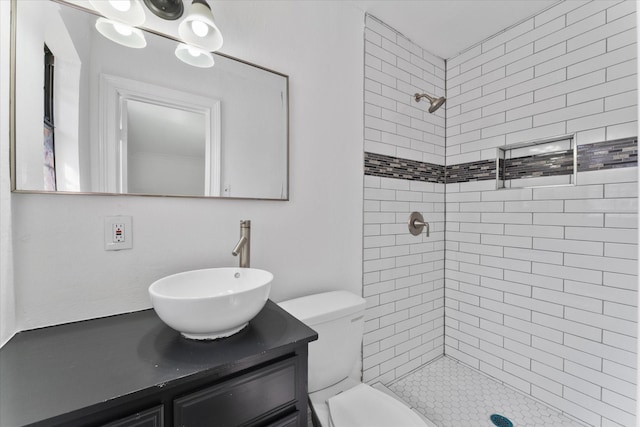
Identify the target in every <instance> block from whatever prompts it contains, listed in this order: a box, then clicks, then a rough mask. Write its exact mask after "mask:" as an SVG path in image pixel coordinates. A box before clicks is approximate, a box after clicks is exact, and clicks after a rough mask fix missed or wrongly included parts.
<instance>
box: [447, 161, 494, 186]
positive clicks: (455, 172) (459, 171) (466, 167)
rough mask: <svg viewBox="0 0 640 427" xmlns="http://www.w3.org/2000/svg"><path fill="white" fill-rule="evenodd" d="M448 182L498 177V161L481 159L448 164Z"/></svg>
mask: <svg viewBox="0 0 640 427" xmlns="http://www.w3.org/2000/svg"><path fill="white" fill-rule="evenodd" d="M445 179H446V182H447V183H448V184H449V183H453V182H468V181H485V180H488V179H496V161H495V160H480V161H478V162H469V163H460V164H458V165H451V166H447V168H446V171H445Z"/></svg>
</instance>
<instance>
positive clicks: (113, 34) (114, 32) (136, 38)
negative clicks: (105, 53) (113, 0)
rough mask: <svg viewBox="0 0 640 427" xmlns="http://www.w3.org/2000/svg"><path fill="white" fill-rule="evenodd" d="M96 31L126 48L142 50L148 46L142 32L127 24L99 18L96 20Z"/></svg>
mask: <svg viewBox="0 0 640 427" xmlns="http://www.w3.org/2000/svg"><path fill="white" fill-rule="evenodd" d="M96 30H98V32H100V34H102V35H103V36H105V37H106V38H108V39H109V40H111V41H113V42H116V43H118V44H121V45H123V46H126V47H132V48H135V49H141V48H143V47H145V46H146V45H147V41H146V39H145V38H144V34H143V33H142V31H141V30H140V29H139V28H135V27H132V26H130V25H127V24H123V23H120V22H116V21H112V20H110V19H106V18H98V19H97V20H96Z"/></svg>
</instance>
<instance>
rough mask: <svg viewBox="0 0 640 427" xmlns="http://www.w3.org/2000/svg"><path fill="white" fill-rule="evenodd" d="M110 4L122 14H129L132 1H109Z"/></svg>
mask: <svg viewBox="0 0 640 427" xmlns="http://www.w3.org/2000/svg"><path fill="white" fill-rule="evenodd" d="M109 4H110V5H111V7H113V8H114V9H115V10H117V11H120V12H127V11H128V10H129V9H131V0H109Z"/></svg>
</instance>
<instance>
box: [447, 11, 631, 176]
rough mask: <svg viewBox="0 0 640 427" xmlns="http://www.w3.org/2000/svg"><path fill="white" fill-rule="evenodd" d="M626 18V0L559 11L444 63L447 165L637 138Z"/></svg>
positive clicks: (629, 30) (629, 35)
mask: <svg viewBox="0 0 640 427" xmlns="http://www.w3.org/2000/svg"><path fill="white" fill-rule="evenodd" d="M569 3H570V4H569ZM567 11H568V12H567ZM635 15H636V11H635V2H634V1H622V2H616V1H598V0H597V1H595V2H584V3H581V2H565V3H560V4H558V5H557V6H554V7H552V8H550V9H548V10H547V11H545V12H544V19H542V20H540V21H536V19H538V18H539V17H540V16H542V15H538V16H536V17H533V18H531V19H529V20H527V21H525V22H523V23H521V24H519V25H517V26H515V27H513V28H511V29H509V30H507V31H506V32H503V33H501V34H499V35H497V36H496V37H493V38H491V39H488V40H487V41H485V42H483V43H482V44H479V45H478V46H476V47H474V48H472V49H470V50H468V51H466V52H464V53H462V54H461V55H459V56H457V57H454V58H451V59H449V60H448V61H447V77H448V78H447V95H448V101H447V103H448V106H449V107H450V108H449V109H448V110H447V148H446V151H447V165H453V164H458V163H464V162H469V161H477V160H482V159H483V158H484V157H483V155H482V150H485V149H488V148H492V147H498V146H501V145H505V144H510V143H517V142H524V141H527V140H532V139H536V138H544V137H547V136H553V135H560V134H566V133H573V132H576V133H577V140H578V144H582V143H583V142H582V138H581V137H582V135H583V134H585V137H588V133H593V132H598V133H599V135H601V138H600V139H599V141H602V140H611V139H616V138H624V137H630V136H637V116H638V115H637V105H636V96H637V95H636V94H637V79H636V72H637V70H636V68H637V66H636V64H637V61H636V60H635V58H636V56H637V50H636V32H635V25H636V16H635ZM552 17H553V18H552ZM452 106H459V108H455V109H454V108H451V107H452ZM585 141H588V138H585ZM593 142H596V141H593ZM469 153H473V154H474V156H470V155H469Z"/></svg>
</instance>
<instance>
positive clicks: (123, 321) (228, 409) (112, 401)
mask: <svg viewBox="0 0 640 427" xmlns="http://www.w3.org/2000/svg"><path fill="white" fill-rule="evenodd" d="M315 339H317V334H316V333H315V332H314V331H313V330H312V329H310V328H308V327H307V326H306V325H304V324H303V323H301V322H299V321H298V320H297V319H295V318H293V317H292V316H290V315H289V314H288V313H287V312H285V311H284V310H282V309H281V308H280V307H278V306H277V305H276V304H274V303H273V302H271V301H268V302H267V304H266V305H265V308H264V309H263V310H262V311H261V312H260V313H259V314H258V316H256V317H255V318H254V319H253V320H252V321H251V322H250V323H249V326H247V327H246V328H245V329H244V330H243V331H241V332H240V333H238V334H236V335H233V336H231V337H228V338H224V339H222V340H216V341H209V342H202V341H190V340H187V339H185V338H183V337H182V336H180V334H179V333H178V332H175V331H173V330H172V329H170V328H168V327H167V326H166V325H164V323H162V322H161V321H160V319H159V318H158V317H157V316H156V314H155V312H153V311H152V310H145V311H142V312H136V313H129V314H124V315H119V316H113V317H109V318H103V319H94V320H90V321H85V322H78V323H73V324H68V325H60V326H55V327H50V328H46V329H41V330H34V331H27V332H22V333H20V334H18V335H16V336H15V337H14V338H13V339H12V340H11V341H10V342H9V343H7V344H6V345H5V346H4V347H3V348H2V349H0V426H3V427H14V426H15V427H19V426H47V427H49V426H51V427H54V426H64V427H173V426H175V427H209V426H212V427H213V426H215V427H226V426H230V427H231V426H256V427H294V426H299V427H302V426H305V427H306V425H307V354H308V353H307V345H308V343H309V342H310V341H313V340H315Z"/></svg>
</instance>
